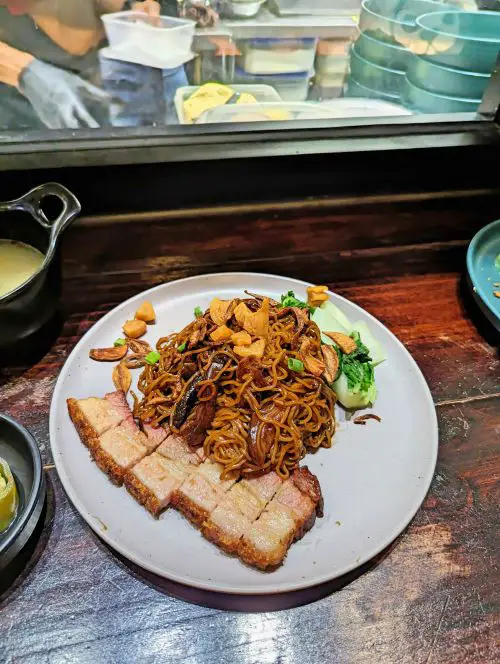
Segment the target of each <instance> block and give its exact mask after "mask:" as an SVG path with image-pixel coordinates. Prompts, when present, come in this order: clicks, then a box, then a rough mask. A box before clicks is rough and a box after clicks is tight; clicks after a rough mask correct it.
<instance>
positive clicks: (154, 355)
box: [144, 350, 161, 364]
mask: <svg viewBox="0 0 500 664" xmlns="http://www.w3.org/2000/svg"><path fill="white" fill-rule="evenodd" d="M160 357H161V356H160V353H158V352H157V351H156V350H152V351H151V352H150V353H148V354H147V355H146V357H145V358H144V360H145V361H146V362H147V363H148V364H156V363H157V362H158V361H159V359H160Z"/></svg>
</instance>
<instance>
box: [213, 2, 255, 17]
mask: <svg viewBox="0 0 500 664" xmlns="http://www.w3.org/2000/svg"><path fill="white" fill-rule="evenodd" d="M265 2H266V0H222V1H221V4H220V13H221V16H223V17H224V18H253V17H254V16H257V14H258V13H259V9H260V8H261V7H262V5H263V4H264V3H265Z"/></svg>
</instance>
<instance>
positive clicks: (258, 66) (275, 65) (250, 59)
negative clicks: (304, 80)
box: [238, 38, 317, 75]
mask: <svg viewBox="0 0 500 664" xmlns="http://www.w3.org/2000/svg"><path fill="white" fill-rule="evenodd" d="M316 43H317V41H316V39H313V38H307V39H250V40H248V41H242V42H240V43H239V44H238V46H239V48H240V51H241V53H242V55H241V57H240V58H238V66H239V67H240V68H241V69H243V70H244V71H246V72H247V73H248V74H258V75H261V74H297V73H299V72H304V71H309V70H311V69H312V67H313V65H314V55H315V53H316Z"/></svg>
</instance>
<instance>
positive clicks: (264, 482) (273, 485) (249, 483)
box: [240, 472, 283, 504]
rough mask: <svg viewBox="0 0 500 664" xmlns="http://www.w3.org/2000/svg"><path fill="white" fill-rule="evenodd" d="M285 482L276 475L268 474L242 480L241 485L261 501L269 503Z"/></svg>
mask: <svg viewBox="0 0 500 664" xmlns="http://www.w3.org/2000/svg"><path fill="white" fill-rule="evenodd" d="M282 482H283V480H282V479H281V478H280V477H279V475H276V473H274V472H272V473H267V474H266V475H262V476H261V477H253V478H251V479H248V480H246V479H245V480H242V481H241V482H240V484H241V485H242V486H244V487H245V488H247V489H248V490H249V491H250V493H252V494H253V495H254V496H256V497H257V498H258V499H259V500H262V501H264V503H266V504H267V503H268V502H269V501H270V500H271V498H272V497H273V496H274V494H275V493H276V491H277V490H278V489H279V487H280V486H281V484H282Z"/></svg>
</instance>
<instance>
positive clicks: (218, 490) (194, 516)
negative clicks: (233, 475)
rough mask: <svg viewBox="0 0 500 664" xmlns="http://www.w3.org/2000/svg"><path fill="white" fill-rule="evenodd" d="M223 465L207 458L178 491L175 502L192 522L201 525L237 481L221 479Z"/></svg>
mask: <svg viewBox="0 0 500 664" xmlns="http://www.w3.org/2000/svg"><path fill="white" fill-rule="evenodd" d="M221 472H222V466H221V465H220V464H219V463H215V462H213V461H210V459H206V460H205V461H204V462H203V463H202V464H201V465H200V466H198V468H197V469H196V472H195V473H194V474H193V475H191V477H189V478H188V479H187V480H186V481H185V482H184V483H183V484H182V485H181V486H180V488H179V490H178V491H177V493H176V495H175V498H174V504H175V506H176V507H177V508H178V509H179V510H180V511H181V512H182V513H183V514H184V516H186V517H187V518H188V519H189V520H190V521H192V523H194V524H195V525H196V526H198V527H200V526H202V524H203V523H204V522H205V521H206V520H207V519H208V517H209V516H210V514H211V513H212V512H213V511H214V509H215V508H216V507H217V505H218V504H219V503H220V502H221V501H222V499H223V498H224V494H225V492H226V491H229V489H230V488H231V486H232V485H233V484H234V483H235V481H236V480H235V479H228V480H221V479H220V474H221Z"/></svg>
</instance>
